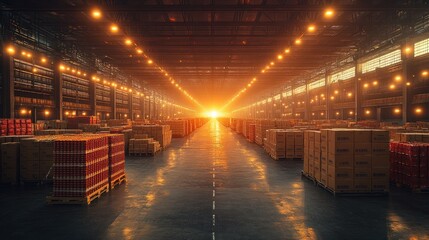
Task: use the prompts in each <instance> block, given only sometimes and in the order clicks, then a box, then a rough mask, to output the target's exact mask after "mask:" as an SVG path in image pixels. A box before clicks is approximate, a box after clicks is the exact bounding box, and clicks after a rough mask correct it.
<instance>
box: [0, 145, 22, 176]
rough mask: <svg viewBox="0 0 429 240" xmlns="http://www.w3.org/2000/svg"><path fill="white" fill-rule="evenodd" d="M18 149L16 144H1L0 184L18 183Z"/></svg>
mask: <svg viewBox="0 0 429 240" xmlns="http://www.w3.org/2000/svg"><path fill="white" fill-rule="evenodd" d="M19 147H20V144H19V143H18V142H8V143H2V144H1V146H0V148H1V159H0V160H1V182H2V183H11V184H17V183H19Z"/></svg>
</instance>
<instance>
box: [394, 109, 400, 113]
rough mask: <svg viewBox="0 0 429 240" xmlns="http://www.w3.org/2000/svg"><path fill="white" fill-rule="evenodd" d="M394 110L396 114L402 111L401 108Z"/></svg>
mask: <svg viewBox="0 0 429 240" xmlns="http://www.w3.org/2000/svg"><path fill="white" fill-rule="evenodd" d="M393 112H394V113H396V114H398V113H401V109H399V108H395V109H394V110H393Z"/></svg>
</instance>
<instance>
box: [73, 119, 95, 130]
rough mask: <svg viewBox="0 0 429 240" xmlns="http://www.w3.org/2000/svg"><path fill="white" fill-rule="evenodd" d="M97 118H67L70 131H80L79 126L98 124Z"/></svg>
mask: <svg viewBox="0 0 429 240" xmlns="http://www.w3.org/2000/svg"><path fill="white" fill-rule="evenodd" d="M98 123H99V119H98V118H97V116H73V117H69V118H67V128H68V129H78V128H79V124H98Z"/></svg>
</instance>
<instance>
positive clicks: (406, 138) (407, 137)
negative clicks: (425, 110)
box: [397, 133, 429, 143]
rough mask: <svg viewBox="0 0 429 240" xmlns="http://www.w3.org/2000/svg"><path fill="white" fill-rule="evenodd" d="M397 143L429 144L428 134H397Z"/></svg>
mask: <svg viewBox="0 0 429 240" xmlns="http://www.w3.org/2000/svg"><path fill="white" fill-rule="evenodd" d="M397 139H398V141H399V142H420V143H429V133H398V134H397Z"/></svg>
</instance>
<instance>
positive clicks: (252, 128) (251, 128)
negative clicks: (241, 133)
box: [247, 124, 256, 143]
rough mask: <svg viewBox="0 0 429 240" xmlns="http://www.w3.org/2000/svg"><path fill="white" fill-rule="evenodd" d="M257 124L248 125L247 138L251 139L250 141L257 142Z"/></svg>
mask: <svg viewBox="0 0 429 240" xmlns="http://www.w3.org/2000/svg"><path fill="white" fill-rule="evenodd" d="M255 126H256V125H255V124H249V127H248V129H247V130H248V136H247V139H248V140H249V142H252V143H254V142H255Z"/></svg>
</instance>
